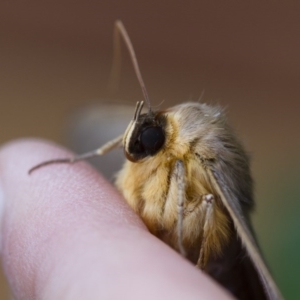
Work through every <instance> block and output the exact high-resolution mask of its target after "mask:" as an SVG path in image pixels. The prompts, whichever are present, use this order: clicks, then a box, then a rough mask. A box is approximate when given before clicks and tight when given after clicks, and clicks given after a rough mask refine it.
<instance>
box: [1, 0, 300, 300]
mask: <svg viewBox="0 0 300 300" xmlns="http://www.w3.org/2000/svg"><path fill="white" fill-rule="evenodd" d="M219 2H220V3H218V2H217V1H210V3H208V2H204V1H185V2H183V1H176V0H175V1H170V0H167V1H157V0H153V1H147V2H146V1H126V0H125V1H120V0H119V1H111V0H110V1H96V0H92V1H88V2H86V1H77V2H74V1H67V0H60V1H57V0H53V1H14V0H10V1H7V0H6V1H5V0H3V1H1V4H0V49H1V50H0V53H1V55H0V103H1V108H0V128H1V131H0V142H1V143H4V142H7V141H9V140H11V139H14V138H20V137H28V136H37V137H43V138H46V139H51V140H54V141H56V142H59V143H62V144H65V145H68V143H69V141H70V139H71V138H70V136H69V135H68V134H67V132H69V129H70V119H72V118H73V119H74V114H75V115H76V113H78V112H80V111H84V110H85V109H86V107H88V106H91V105H95V104H99V103H100V102H101V100H100V99H105V102H106V103H109V102H114V101H115V99H118V100H120V99H121V100H122V101H123V102H124V103H130V104H132V103H133V104H134V103H135V102H136V101H137V100H141V99H142V94H141V92H140V88H139V86H138V84H137V81H136V79H135V76H134V73H133V70H132V67H131V64H130V62H129V59H128V55H127V53H126V52H125V51H124V53H123V58H124V59H123V61H124V64H123V69H122V74H121V77H122V80H121V86H120V90H119V92H118V93H117V94H116V95H114V96H112V95H111V93H109V91H108V89H107V82H108V75H109V72H110V66H111V58H112V31H113V23H114V21H115V20H116V19H122V20H123V22H124V24H125V26H126V27H127V30H128V32H129V34H130V36H131V39H132V41H133V43H134V46H135V49H136V52H137V56H138V60H139V63H140V67H141V70H142V73H143V76H144V80H145V82H146V85H147V88H148V92H149V94H150V98H151V101H152V103H153V105H159V104H161V102H162V101H164V102H163V104H162V107H167V106H169V105H172V104H175V103H180V102H183V101H187V100H197V99H198V98H199V96H200V95H201V93H202V92H203V91H205V93H204V98H203V101H205V102H208V103H218V104H221V105H223V106H225V107H226V108H227V110H228V114H229V118H230V120H231V123H232V125H233V126H234V127H235V128H236V130H237V132H238V133H239V135H240V136H241V137H242V139H243V140H244V143H245V145H246V147H247V148H248V149H249V150H250V152H251V153H252V157H253V173H254V177H255V181H256V196H257V197H256V198H257V208H256V214H255V217H254V221H255V228H256V231H257V234H258V238H259V240H260V243H261V245H262V249H263V251H264V253H265V256H266V257H267V261H268V263H269V264H270V266H271V269H272V271H273V273H274V276H275V278H276V280H277V282H278V284H279V286H280V288H281V289H282V291H283V294H284V295H285V297H286V298H287V299H299V297H300V286H299V284H298V282H299V278H300V259H299V253H300V231H299V227H300V184H299V181H300V159H299V152H300V139H299V128H300V117H299V114H300V84H299V79H300V56H299V54H300V18H299V15H300V5H299V4H295V3H292V2H289V1H286V2H284V3H283V2H282V3H281V4H280V3H279V2H277V3H271V2H263V3H258V2H257V3H254V2H251V3H250V2H249V3H245V2H234V1H230V2H228V1H226V2H224V1H223V2H221V1H219ZM103 107H105V106H103ZM103 110H105V108H103ZM72 116H73V117H72ZM108 119H109V118H108ZM108 121H109V120H108ZM110 127H112V125H110V124H107V126H106V127H105V125H103V128H101V129H99V131H100V132H108V133H109V132H111V131H108V130H109V128H110ZM111 134H112V135H113V132H111ZM111 137H114V136H111ZM69 145H70V144H69ZM0 280H1V283H2V290H1V293H0V298H1V299H9V296H8V288H7V287H6V283H5V281H4V276H1V278H0Z"/></svg>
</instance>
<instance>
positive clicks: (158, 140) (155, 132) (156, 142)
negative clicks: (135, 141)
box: [140, 127, 165, 155]
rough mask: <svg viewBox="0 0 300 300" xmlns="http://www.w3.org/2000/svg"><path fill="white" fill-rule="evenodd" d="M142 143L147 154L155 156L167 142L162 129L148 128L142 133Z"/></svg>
mask: <svg viewBox="0 0 300 300" xmlns="http://www.w3.org/2000/svg"><path fill="white" fill-rule="evenodd" d="M140 141H141V144H142V147H143V148H144V150H145V152H147V154H150V155H154V154H155V153H156V152H157V151H159V150H160V149H161V147H162V146H163V144H164V142H165V135H164V132H163V130H162V128H161V127H148V128H146V129H145V130H143V132H142V133H141V136H140Z"/></svg>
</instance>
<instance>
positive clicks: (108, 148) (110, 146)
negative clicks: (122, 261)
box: [28, 135, 123, 175]
mask: <svg viewBox="0 0 300 300" xmlns="http://www.w3.org/2000/svg"><path fill="white" fill-rule="evenodd" d="M122 140H123V135H120V136H118V137H117V138H115V139H113V140H111V141H109V142H107V143H106V144H104V145H103V146H102V147H100V148H98V149H96V150H93V151H90V152H87V153H83V154H80V155H77V156H74V157H70V158H58V159H51V160H47V161H44V162H41V163H40V164H38V165H36V166H34V167H32V168H31V169H30V170H29V171H28V174H29V175H30V174H31V173H32V172H33V171H35V170H37V169H39V168H41V167H44V166H47V165H52V164H73V163H76V162H78V161H81V160H84V159H87V158H92V157H95V156H99V155H103V154H105V153H107V152H109V151H111V150H112V149H115V148H118V147H120V146H121V145H122Z"/></svg>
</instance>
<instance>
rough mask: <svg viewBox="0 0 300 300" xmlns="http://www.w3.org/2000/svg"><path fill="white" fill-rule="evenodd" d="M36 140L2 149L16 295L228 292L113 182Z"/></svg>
mask: <svg viewBox="0 0 300 300" xmlns="http://www.w3.org/2000/svg"><path fill="white" fill-rule="evenodd" d="M73 155H74V154H72V153H70V152H68V151H67V150H64V149H62V148H60V147H58V146H55V145H52V144H49V143H48V144H47V143H45V142H41V141H36V140H22V141H16V142H13V143H10V144H7V145H5V146H3V147H2V148H1V150H0V201H1V210H2V211H1V217H2V222H1V224H2V227H1V240H0V241H1V254H2V264H3V267H4V272H5V274H6V276H7V279H8V282H9V284H10V287H11V290H12V293H13V296H14V298H15V299H66V300H68V299H72V300H76V299H231V297H230V296H229V295H228V294H227V293H226V292H225V291H224V290H223V289H222V288H221V287H220V286H219V285H217V284H216V283H215V282H214V281H213V280H212V279H211V278H209V277H208V276H206V275H205V274H204V273H202V272H201V271H200V270H199V269H197V268H195V266H193V265H192V264H191V263H189V262H188V261H186V260H185V259H184V258H182V257H181V256H180V255H179V254H177V253H176V252H175V251H174V250H172V249H171V248H169V247H168V246H167V245H165V244H164V243H162V242H161V241H160V240H158V239H157V238H155V237H154V236H152V235H151V234H150V233H149V232H148V230H147V229H146V227H145V226H144V224H143V223H142V222H141V220H140V219H139V217H138V216H137V215H136V214H135V213H134V212H133V211H132V210H131V209H130V208H129V207H128V205H127V204H126V203H125V201H124V200H123V199H122V198H121V196H120V195H119V194H118V192H117V191H116V190H115V189H114V187H113V186H112V185H111V184H109V183H108V182H106V181H105V180H104V179H103V178H102V177H101V176H100V175H99V173H97V172H96V171H95V170H94V169H93V168H92V167H90V166H89V165H88V164H87V163H85V162H80V163H76V164H74V165H66V164H57V165H50V166H46V167H44V168H41V169H39V170H36V171H35V172H33V173H32V174H31V175H30V176H29V175H28V173H27V172H28V170H29V169H30V168H31V167H32V166H34V165H35V164H37V163H39V162H41V161H44V160H47V159H51V158H57V157H69V156H73Z"/></svg>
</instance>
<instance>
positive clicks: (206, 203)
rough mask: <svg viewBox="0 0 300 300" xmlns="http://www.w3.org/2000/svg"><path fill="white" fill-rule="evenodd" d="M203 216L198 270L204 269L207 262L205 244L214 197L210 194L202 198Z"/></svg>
mask: <svg viewBox="0 0 300 300" xmlns="http://www.w3.org/2000/svg"><path fill="white" fill-rule="evenodd" d="M201 205H202V206H203V209H204V212H205V216H204V226H203V234H202V242H201V246H200V253H199V258H198V261H197V267H198V268H200V269H202V270H203V269H204V268H205V265H206V262H207V253H206V251H205V250H206V248H207V247H206V243H207V236H208V233H209V230H210V223H211V221H212V217H213V216H212V214H213V208H214V196H213V195H212V194H207V195H204V196H203V201H202V204H201Z"/></svg>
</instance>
